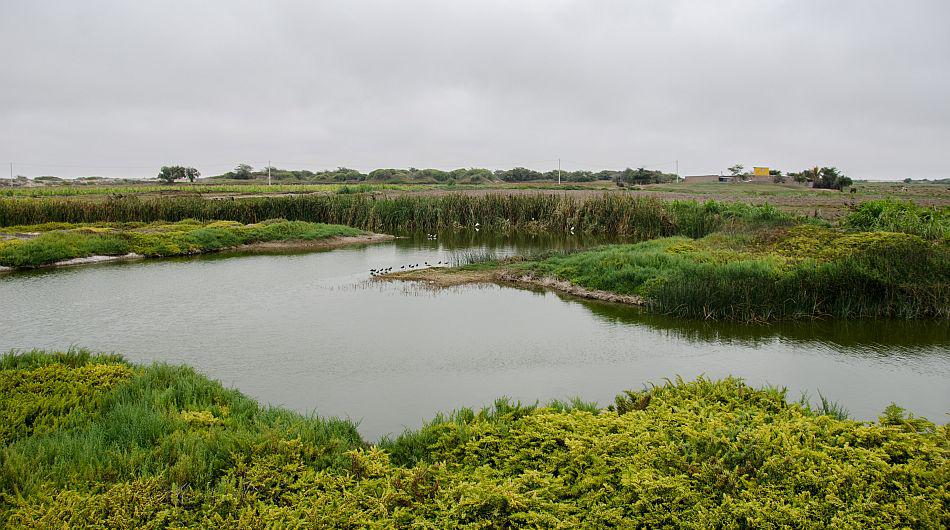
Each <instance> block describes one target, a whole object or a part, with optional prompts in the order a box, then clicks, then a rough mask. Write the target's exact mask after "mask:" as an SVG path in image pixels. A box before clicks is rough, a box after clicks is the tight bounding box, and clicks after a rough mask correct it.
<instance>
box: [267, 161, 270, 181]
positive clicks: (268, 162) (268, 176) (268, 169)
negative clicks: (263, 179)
mask: <svg viewBox="0 0 950 530" xmlns="http://www.w3.org/2000/svg"><path fill="white" fill-rule="evenodd" d="M267 185H268V186H270V160H268V161H267Z"/></svg>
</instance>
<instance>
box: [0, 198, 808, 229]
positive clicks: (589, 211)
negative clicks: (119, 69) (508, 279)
mask: <svg viewBox="0 0 950 530" xmlns="http://www.w3.org/2000/svg"><path fill="white" fill-rule="evenodd" d="M274 218H282V219H289V220H299V221H309V222H322V223H332V224H343V225H348V226H354V227H358V228H362V229H364V230H372V231H379V232H386V233H396V232H403V233H405V232H422V231H425V232H438V231H448V230H473V229H474V227H475V226H476V223H478V226H479V227H480V228H481V229H482V230H489V231H495V232H508V231H516V230H517V231H525V232H535V233H538V232H560V233H565V232H570V231H571V229H572V228H573V229H574V230H575V231H576V232H582V233H591V234H612V235H618V236H626V237H633V238H637V239H650V238H654V237H662V236H669V235H677V234H679V235H687V236H690V237H701V236H703V235H706V234H708V233H710V232H712V231H714V230H717V229H719V228H721V227H722V226H723V224H725V223H728V222H731V221H735V220H742V221H748V222H756V223H775V222H786V221H788V220H789V217H788V216H787V215H785V214H782V213H781V212H779V211H777V210H776V209H775V208H772V207H770V206H768V205H766V206H750V205H746V204H742V203H728V204H727V203H720V202H714V201H708V202H703V203H700V202H695V201H662V200H659V199H653V198H644V197H635V196H630V195H619V194H602V195H596V196H593V197H586V198H575V197H572V196H565V195H554V194H527V195H525V194H521V195H504V194H500V193H499V194H487V195H463V194H445V195H438V196H399V197H391V198H376V197H373V196H367V195H365V194H334V195H308V196H290V197H286V196H285V197H254V198H247V199H241V200H212V199H202V198H200V197H174V198H153V199H142V198H136V197H130V198H122V199H113V200H108V201H104V202H97V203H93V202H89V201H83V200H69V199H29V200H22V199H0V226H10V225H27V224H40V223H48V222H70V223H94V222H135V221H141V222H155V221H179V220H183V219H201V220H206V221H208V220H230V221H238V222H241V223H257V222H260V221H263V220H265V219H274Z"/></svg>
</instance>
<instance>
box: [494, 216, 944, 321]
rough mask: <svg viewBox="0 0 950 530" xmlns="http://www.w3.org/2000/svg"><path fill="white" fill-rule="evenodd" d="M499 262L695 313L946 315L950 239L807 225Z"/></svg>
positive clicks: (749, 316)
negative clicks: (947, 242) (942, 240)
mask: <svg viewBox="0 0 950 530" xmlns="http://www.w3.org/2000/svg"><path fill="white" fill-rule="evenodd" d="M496 266H501V267H506V268H511V269H516V270H523V271H526V272H529V273H531V274H533V275H535V276H539V277H543V276H552V277H555V278H558V279H561V280H567V281H570V282H571V283H574V284H577V285H580V286H583V287H587V288H589V289H597V290H603V291H610V292H615V293H620V294H626V295H639V296H642V297H643V298H644V299H645V300H646V301H647V304H648V305H649V306H650V307H651V308H652V309H653V310H656V311H658V312H662V313H667V314H671V315H675V316H680V317H687V318H697V319H726V320H738V321H745V322H748V321H769V320H783V319H795V318H822V317H837V318H899V319H916V318H942V319H947V318H948V317H950V247H947V246H946V245H944V244H941V243H933V242H928V241H925V240H923V239H921V238H920V237H917V236H914V235H910V234H904V233H894V232H857V233H853V232H845V231H840V230H833V229H828V228H822V227H818V226H811V225H801V226H798V227H793V228H791V229H784V228H783V229H778V230H771V231H763V232H760V233H758V234H757V233H737V234H729V233H715V234H712V235H709V236H707V237H705V238H702V239H698V240H693V239H688V238H685V237H671V238H660V239H655V240H651V241H645V242H642V243H637V244H633V245H610V246H605V247H599V248H595V249H590V250H587V251H582V252H576V253H571V254H566V255H554V256H551V257H548V258H546V259H540V260H530V259H529V260H518V259H513V260H503V262H502V263H501V264H499V265H496Z"/></svg>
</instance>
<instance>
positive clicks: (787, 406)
mask: <svg viewBox="0 0 950 530" xmlns="http://www.w3.org/2000/svg"><path fill="white" fill-rule="evenodd" d="M0 390H2V391H0V417H2V422H0V426H2V429H3V430H2V431H0V525H2V526H6V527H10V528H19V527H82V526H92V525H101V526H105V527H109V528H170V527H181V526H201V527H254V528H257V527H296V526H307V527H312V526H316V527H321V526H332V527H346V528H358V527H360V528H361V527H379V528H390V527H394V526H398V527H409V526H417V527H429V528H431V527H435V528H446V527H458V526H468V527H480V528H482V527H491V528H495V527H498V528H501V527H510V526H531V527H573V526H585V525H586V526H589V527H603V526H614V525H623V524H626V525H632V526H646V527H656V526H685V527H704V528H708V527H736V528H742V527H761V526H774V527H780V526H791V527H801V528H808V527H827V526H834V527H851V528H856V527H902V526H907V527H929V528H936V527H941V526H946V525H947V524H948V523H950V518H948V515H947V514H948V513H950V506H948V499H950V496H948V487H950V473H948V469H950V468H948V460H947V459H948V457H950V441H948V440H950V432H948V430H947V429H948V428H947V427H946V426H943V427H936V426H935V425H933V424H932V423H930V422H928V421H926V420H923V419H918V418H913V417H911V416H909V415H907V414H905V413H904V412H903V411H901V410H900V409H899V408H897V407H896V406H892V407H890V408H888V409H887V410H886V411H885V412H884V414H883V416H882V417H881V419H880V421H879V422H874V423H861V422H855V421H850V420H847V419H842V418H841V417H840V416H841V415H840V412H838V411H836V410H835V407H833V406H830V405H828V404H825V406H824V408H821V407H820V406H819V407H817V408H816V407H812V406H809V405H807V404H805V403H802V402H790V401H788V400H787V399H786V396H785V393H784V391H781V390H776V389H754V388H750V387H748V386H746V385H744V384H742V383H741V382H740V381H738V380H734V379H726V380H723V381H719V382H712V381H707V380H702V379H700V380H697V381H694V382H680V381H677V382H668V383H666V384H664V385H662V386H658V387H652V388H649V389H645V390H643V391H641V392H628V393H626V394H623V395H622V396H621V397H618V400H617V402H616V403H615V404H614V405H613V406H612V407H611V408H610V409H598V408H597V407H595V406H592V405H586V404H582V403H573V404H564V403H554V404H552V405H550V406H545V407H539V406H520V405H515V404H511V403H508V402H506V401H499V402H497V403H496V405H495V406H494V407H493V408H491V409H488V410H484V411H481V412H475V411H471V410H461V411H459V412H456V413H454V414H451V415H448V416H445V417H440V418H438V419H436V420H435V421H433V422H432V423H430V424H428V425H426V426H424V427H423V428H421V429H420V430H418V431H414V432H407V433H406V434H404V435H402V436H400V437H398V438H396V439H392V440H385V441H383V442H382V443H380V444H378V445H370V444H367V443H365V442H364V441H362V440H361V439H360V437H359V435H358V434H357V431H356V429H355V428H354V426H353V425H352V424H350V423H349V422H346V421H341V420H334V419H321V418H317V417H304V416H300V415H298V414H295V413H292V412H288V411H286V410H282V409H275V408H265V407H261V406H259V405H258V404H257V403H255V402H254V401H252V400H250V399H248V398H246V397H245V396H243V395H241V394H240V393H238V392H236V391H233V390H228V389H225V388H223V387H222V386H221V385H220V384H218V383H216V382H213V381H209V380H208V379H206V378H205V377H203V376H201V375H199V374H197V373H195V372H194V371H193V370H191V369H189V368H185V367H175V366H166V365H153V366H150V367H141V366H134V365H130V364H127V363H125V362H124V361H123V360H122V359H121V358H119V357H117V356H108V357H95V356H90V355H88V354H87V353H84V352H70V353H65V354H54V353H49V354H48V353H43V352H33V353H28V354H23V355H17V356H13V355H8V356H5V357H3V358H2V360H0Z"/></svg>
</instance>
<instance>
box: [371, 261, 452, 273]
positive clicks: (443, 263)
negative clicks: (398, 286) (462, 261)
mask: <svg viewBox="0 0 950 530" xmlns="http://www.w3.org/2000/svg"><path fill="white" fill-rule="evenodd" d="M448 265H449V262H448V261H438V262H436V263H429V262H428V261H423V262H422V264H421V265H420V264H418V263H415V264H412V265H403V266H401V267H399V270H412V269H421V268H425V267H443V266H445V267H447V266H448ZM394 268H395V267H386V268H384V269H370V270H369V275H370V276H380V275H382V274H386V273H389V272H392V271H393V269H394Z"/></svg>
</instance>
